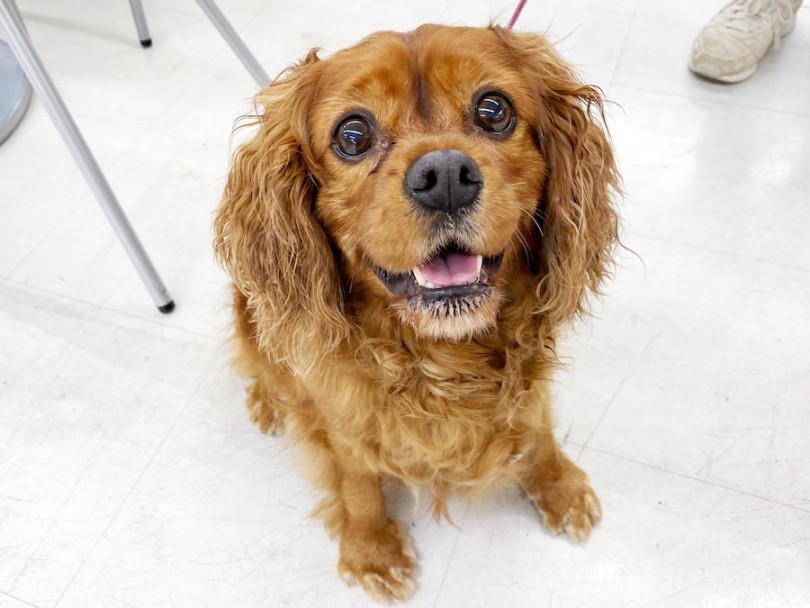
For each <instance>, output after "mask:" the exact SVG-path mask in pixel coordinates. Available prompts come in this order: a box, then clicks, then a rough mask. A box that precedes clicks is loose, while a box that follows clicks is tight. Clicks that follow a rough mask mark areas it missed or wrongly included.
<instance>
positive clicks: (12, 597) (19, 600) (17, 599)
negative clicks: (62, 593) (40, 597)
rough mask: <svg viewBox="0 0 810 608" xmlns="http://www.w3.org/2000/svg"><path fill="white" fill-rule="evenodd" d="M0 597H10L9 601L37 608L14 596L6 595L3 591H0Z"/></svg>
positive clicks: (37, 607)
mask: <svg viewBox="0 0 810 608" xmlns="http://www.w3.org/2000/svg"><path fill="white" fill-rule="evenodd" d="M0 596H5V597H10V598H11V599H13V600H15V601H18V602H20V603H21V604H25V605H26V606H31V608H39V606H37V605H36V604H32V603H31V602H26V601H25V600H24V599H22V598H19V597H17V596H16V595H11V594H10V593H6V592H5V591H0Z"/></svg>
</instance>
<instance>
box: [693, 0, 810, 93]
mask: <svg viewBox="0 0 810 608" xmlns="http://www.w3.org/2000/svg"><path fill="white" fill-rule="evenodd" d="M801 4H802V0H733V1H732V2H730V3H728V4H727V5H726V6H725V7H724V8H723V9H722V10H721V11H720V12H719V13H717V14H716V15H715V16H714V17H713V18H712V20H711V21H709V23H708V24H706V26H705V27H704V28H703V29H702V30H701V31H700V33H699V34H698V36H697V38H695V42H694V44H693V45H692V57H691V58H690V60H689V69H691V70H692V71H693V72H695V73H696V74H700V75H701V76H705V77H706V78H710V79H712V80H719V81H720V82H740V81H741V80H745V79H746V78H748V77H749V76H751V74H753V73H754V72H755V71H756V69H757V66H758V65H759V60H760V59H762V56H763V55H765V53H766V52H767V51H768V49H769V48H771V45H773V47H774V48H776V49H778V48H779V44H780V41H781V40H782V37H783V36H786V35H787V34H789V33H790V32H791V30H793V26H794V25H795V24H796V11H797V10H798V9H799V6H801Z"/></svg>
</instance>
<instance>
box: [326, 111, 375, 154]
mask: <svg viewBox="0 0 810 608" xmlns="http://www.w3.org/2000/svg"><path fill="white" fill-rule="evenodd" d="M373 132H374V127H373V126H372V124H371V122H370V121H369V120H368V118H366V117H365V116H349V117H348V118H344V119H343V120H342V121H341V122H340V123H339V124H338V126H337V129H335V137H334V146H335V148H336V149H337V150H338V152H340V153H341V154H342V155H344V156H350V157H352V158H354V157H357V156H362V155H363V154H365V153H366V152H368V151H369V150H370V149H371V145H372V144H373V143H374V137H373Z"/></svg>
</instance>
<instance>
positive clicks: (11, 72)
mask: <svg viewBox="0 0 810 608" xmlns="http://www.w3.org/2000/svg"><path fill="white" fill-rule="evenodd" d="M30 103H31V85H30V84H28V79H27V78H26V77H25V74H23V71H22V69H21V68H20V65H19V64H18V63H17V60H16V59H15V58H14V54H13V53H12V52H11V49H10V48H9V47H8V45H7V44H6V43H5V42H3V41H2V40H0V143H3V142H4V141H5V139H6V138H7V137H8V136H9V135H11V132H12V131H14V129H15V128H17V125H18V124H19V122H20V120H22V117H23V116H24V115H25V111H26V110H27V109H28V104H30Z"/></svg>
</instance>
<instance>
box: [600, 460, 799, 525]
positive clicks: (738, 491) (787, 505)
mask: <svg viewBox="0 0 810 608" xmlns="http://www.w3.org/2000/svg"><path fill="white" fill-rule="evenodd" d="M586 450H590V451H592V452H598V453H599V454H604V455H606V456H611V457H613V458H618V459H619V460H624V461H625V462H632V463H633V464H637V465H640V466H643V467H649V468H651V469H653V470H655V471H659V472H661V473H666V474H667V475H675V476H676V477H681V478H682V479H688V480H690V481H696V482H698V483H702V484H705V485H707V486H712V487H713V488H718V489H721V490H726V491H728V492H734V493H736V494H741V495H743V496H749V497H751V498H756V499H758V500H763V501H765V502H769V503H771V504H775V505H778V506H780V507H785V508H787V509H792V510H794V511H798V512H800V513H807V514H810V509H803V508H802V507H797V506H796V505H792V504H790V503H786V502H782V501H779V500H774V499H773V498H768V497H767V496H761V495H760V494H755V493H753V492H748V491H746V490H741V489H739V488H735V487H732V486H728V485H725V484H721V483H716V482H714V481H709V480H708V479H701V478H699V477H694V476H693V475H689V474H687V473H681V472H679V471H673V470H671V469H667V468H664V467H660V466H657V465H654V464H649V463H647V462H643V461H641V460H636V459H635V458H630V457H629V456H623V455H621V454H617V453H615V452H611V451H609V450H603V449H600V448H595V447H593V446H588V447H587V448H586Z"/></svg>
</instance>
